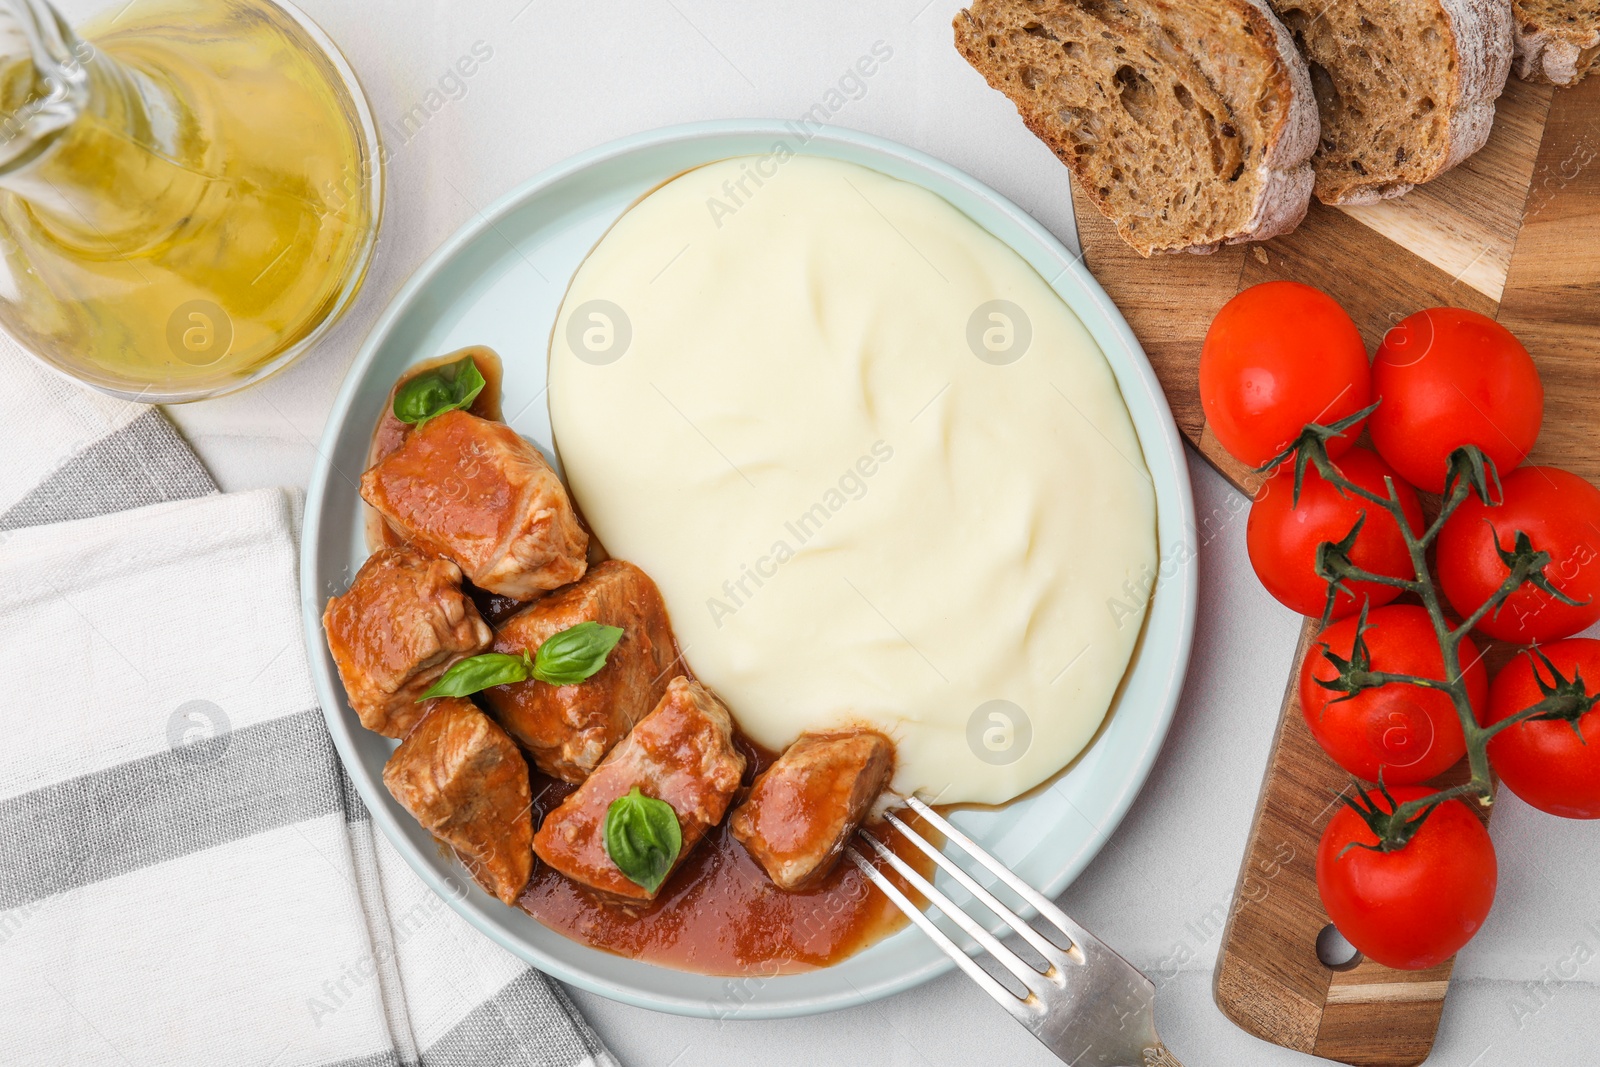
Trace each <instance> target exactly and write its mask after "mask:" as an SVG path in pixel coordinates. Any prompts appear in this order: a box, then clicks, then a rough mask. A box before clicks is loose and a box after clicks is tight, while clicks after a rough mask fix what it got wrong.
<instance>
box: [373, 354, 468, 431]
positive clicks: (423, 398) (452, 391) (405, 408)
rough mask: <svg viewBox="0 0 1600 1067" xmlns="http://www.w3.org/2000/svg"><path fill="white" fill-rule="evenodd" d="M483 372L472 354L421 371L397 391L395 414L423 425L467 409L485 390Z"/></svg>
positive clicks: (401, 419) (407, 420)
mask: <svg viewBox="0 0 1600 1067" xmlns="http://www.w3.org/2000/svg"><path fill="white" fill-rule="evenodd" d="M483 386H484V381H483V375H482V374H480V373H478V364H477V363H475V362H473V359H472V357H471V356H462V357H461V358H460V359H458V360H456V362H454V363H451V364H449V365H448V366H444V367H436V368H435V369H433V370H430V371H427V372H426V373H424V374H419V375H417V376H416V377H415V378H412V379H411V380H410V381H409V382H407V383H406V384H404V385H402V386H401V387H400V389H399V391H398V392H396V393H395V394H394V417H395V418H397V419H399V420H400V421H401V422H407V423H411V424H413V425H416V426H421V425H422V424H423V423H425V422H427V421H428V420H429V419H431V418H435V417H436V416H439V415H443V414H444V413H445V412H447V411H455V410H456V409H458V408H460V409H463V410H464V409H466V408H468V407H471V406H472V402H473V401H474V400H476V399H477V398H478V394H479V393H481V392H483Z"/></svg>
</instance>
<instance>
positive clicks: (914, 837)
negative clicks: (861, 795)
mask: <svg viewBox="0 0 1600 1067" xmlns="http://www.w3.org/2000/svg"><path fill="white" fill-rule="evenodd" d="M884 818H885V819H886V820H887V821H888V822H889V824H890V825H892V826H894V827H895V828H896V829H898V830H899V831H900V833H901V835H902V836H904V837H905V838H906V839H907V840H909V841H910V842H911V843H912V844H913V845H915V846H916V847H917V849H918V850H919V851H920V852H921V853H922V854H923V855H924V856H927V857H928V858H929V859H931V860H933V862H934V863H936V864H938V865H939V869H940V870H942V871H944V872H945V873H946V874H948V875H949V876H950V877H952V878H954V879H955V880H956V881H957V882H959V883H960V884H961V886H962V887H963V888H964V889H966V891H967V892H969V893H971V894H972V895H973V896H974V897H976V898H977V899H978V900H979V901H980V902H981V903H982V904H983V906H984V907H986V908H988V909H989V910H990V911H992V912H993V913H994V914H995V915H997V916H999V918H1000V919H1001V920H1002V921H1003V922H1004V923H1005V924H1006V925H1007V926H1009V927H1011V929H1013V930H1015V931H1016V932H1017V933H1018V934H1019V935H1020V936H1021V937H1022V939H1023V940H1024V941H1026V942H1027V943H1028V944H1030V945H1032V946H1033V949H1034V951H1035V952H1037V953H1039V955H1041V956H1043V957H1044V958H1045V960H1046V961H1047V962H1048V963H1050V964H1051V966H1053V967H1068V966H1073V965H1077V964H1081V963H1083V954H1082V953H1081V952H1080V953H1076V954H1075V953H1074V952H1073V951H1072V950H1071V949H1065V950H1064V949H1060V948H1057V947H1056V946H1055V945H1052V944H1051V943H1050V942H1049V940H1048V939H1046V938H1045V936H1044V935H1043V934H1041V933H1039V931H1037V930H1035V929H1034V928H1033V927H1032V926H1029V925H1028V923H1027V922H1026V921H1025V920H1024V919H1023V918H1022V916H1020V915H1018V914H1016V913H1015V912H1013V911H1012V910H1011V909H1010V908H1008V907H1006V906H1005V905H1004V904H1003V903H1001V902H1000V898H998V897H996V896H995V895H994V894H993V893H991V892H989V890H987V889H985V888H984V887H983V886H982V885H981V884H979V882H978V880H977V879H976V878H973V877H972V875H970V874H968V873H967V872H966V871H964V870H962V868H961V867H960V865H958V864H957V863H956V862H955V861H954V860H952V859H951V858H950V857H949V856H946V855H945V854H944V853H943V852H940V851H939V850H938V849H937V848H934V847H933V845H932V844H931V843H930V842H929V841H927V840H926V839H925V838H923V836H922V835H921V834H919V833H917V832H916V830H914V829H912V828H911V827H910V826H908V825H906V823H905V822H904V821H903V820H902V819H901V818H900V817H899V816H897V815H896V814H895V813H894V812H892V811H886V812H884ZM1074 945H1076V942H1074Z"/></svg>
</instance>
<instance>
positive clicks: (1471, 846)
mask: <svg viewBox="0 0 1600 1067" xmlns="http://www.w3.org/2000/svg"><path fill="white" fill-rule="evenodd" d="M1389 792H1390V793H1391V794H1392V795H1393V796H1394V799H1395V803H1396V804H1397V805H1398V804H1404V803H1406V802H1407V801H1409V800H1416V799H1418V798H1419V797H1424V796H1427V795H1428V793H1429V792H1430V790H1428V789H1425V788H1422V787H1418V786H1405V787H1401V788H1399V789H1391V790H1390V791H1389ZM1367 797H1368V799H1369V800H1372V801H1373V802H1375V803H1376V804H1377V805H1378V806H1379V807H1380V808H1381V809H1382V810H1384V811H1386V812H1387V811H1393V810H1394V808H1392V807H1390V805H1389V804H1388V803H1387V802H1386V801H1385V800H1384V799H1383V795H1382V794H1381V793H1378V792H1377V791H1373V792H1371V793H1368V794H1367ZM1352 842H1355V843H1356V844H1357V846H1358V847H1356V848H1352V849H1349V850H1348V851H1346V849H1345V846H1346V845H1349V844H1350V843H1352ZM1377 843H1378V838H1377V835H1376V834H1374V833H1373V832H1372V831H1371V829H1369V828H1368V827H1367V824H1366V823H1365V822H1364V821H1362V819H1361V817H1360V816H1359V815H1357V814H1356V813H1355V812H1353V811H1351V810H1350V809H1349V808H1346V807H1341V808H1340V809H1339V811H1338V813H1337V814H1335V815H1334V817H1333V818H1332V819H1331V820H1330V821H1329V822H1328V827H1327V829H1325V830H1324V831H1322V842H1321V844H1319V845H1318V846H1317V892H1318V893H1319V894H1320V895H1321V896H1322V905H1323V907H1325V908H1327V909H1328V918H1330V919H1332V920H1333V924H1334V925H1335V926H1337V927H1338V928H1339V932H1340V933H1341V934H1343V935H1344V936H1345V938H1346V939H1348V940H1349V942H1350V943H1351V944H1352V945H1354V946H1355V947H1356V948H1358V949H1360V950H1361V952H1362V954H1363V955H1365V956H1366V957H1368V958H1369V959H1373V960H1376V961H1377V962H1379V963H1381V964H1383V965H1384V966H1385V967H1396V968H1399V969H1401V970H1408V971H1420V970H1426V969H1427V968H1429V967H1436V966H1438V965H1439V964H1441V963H1443V962H1444V961H1445V960H1447V959H1449V958H1450V957H1451V956H1453V955H1455V954H1456V953H1457V952H1458V951H1460V949H1461V946H1463V945H1465V944H1466V943H1467V942H1468V941H1470V940H1472V935H1473V934H1475V933H1477V932H1478V928H1479V927H1480V926H1482V925H1483V920H1484V919H1485V918H1487V917H1488V915H1489V908H1490V906H1491V905H1493V904H1494V890H1495V882H1496V880H1497V878H1498V876H1499V869H1498V866H1497V864H1496V862H1495V858H1494V845H1493V843H1491V842H1490V840H1489V832H1488V831H1487V830H1485V829H1484V828H1483V824H1482V823H1481V822H1479V821H1478V818H1477V816H1476V815H1474V814H1473V813H1472V809H1470V808H1468V807H1467V806H1466V804H1464V803H1462V802H1461V801H1459V800H1449V801H1446V802H1445V803H1443V804H1441V805H1439V807H1437V808H1435V809H1434V811H1433V813H1432V814H1431V815H1429V816H1428V819H1427V821H1426V822H1424V823H1423V824H1422V827H1421V828H1420V829H1419V830H1417V833H1416V836H1415V837H1413V838H1412V839H1411V840H1410V841H1409V842H1408V843H1407V844H1406V845H1405V846H1404V847H1403V848H1399V849H1396V850H1395V851H1393V852H1377V851H1375V850H1373V849H1368V848H1361V847H1359V846H1360V845H1363V844H1366V845H1375V844H1377Z"/></svg>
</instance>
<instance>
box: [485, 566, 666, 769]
mask: <svg viewBox="0 0 1600 1067" xmlns="http://www.w3.org/2000/svg"><path fill="white" fill-rule="evenodd" d="M580 622H598V623H600V624H602V625H605V626H620V627H622V630H623V634H622V639H621V640H620V641H618V642H617V645H616V647H615V648H613V649H612V650H611V654H610V655H609V656H608V657H607V658H606V665H605V666H604V667H602V668H600V671H599V672H598V673H597V674H594V675H591V676H590V677H589V678H588V679H587V680H586V681H584V682H581V683H579V684H578V685H550V684H549V683H547V682H541V681H537V680H534V679H529V680H528V681H526V682H518V683H516V684H514V685H500V686H495V687H494V688H492V689H487V690H485V691H484V693H483V699H484V702H485V703H486V704H487V705H488V706H489V710H490V711H491V712H492V713H493V714H494V717H495V718H497V719H499V720H500V725H502V726H504V727H505V728H506V730H507V731H508V732H509V733H510V734H511V736H512V737H514V738H516V740H517V743H518V744H520V745H521V746H522V747H523V748H525V749H526V750H527V751H528V752H529V753H530V754H531V755H532V756H533V761H534V763H536V764H538V766H539V769H540V770H542V771H544V772H545V773H546V774H549V775H551V776H553V777H556V778H561V779H564V780H566V781H568V782H581V781H583V780H584V779H585V778H587V777H588V776H589V772H590V771H593V770H594V769H595V767H597V766H598V765H599V763H600V760H601V759H602V758H604V756H605V754H606V753H607V752H609V751H611V746H612V745H614V744H616V743H617V742H618V741H621V740H622V739H623V738H624V737H626V736H627V733H628V731H629V730H631V729H633V724H634V723H636V722H638V721H639V720H640V719H642V718H644V717H645V716H646V715H647V714H649V713H650V709H651V708H654V707H655V706H656V705H657V704H658V703H660V702H661V698H662V697H663V696H665V695H666V692H667V682H668V681H669V678H670V675H671V674H672V664H673V661H674V660H675V659H676V658H677V649H676V647H675V645H674V643H673V639H672V625H671V623H669V622H668V621H667V606H666V605H665V604H663V603H662V602H661V593H660V592H659V591H658V590H657V589H656V583H654V582H652V581H651V580H650V577H649V575H647V574H645V573H644V571H642V570H640V569H639V568H638V567H635V566H634V565H633V564H631V563H625V562H623V561H622V560H617V559H610V560H606V561H605V562H604V563H600V564H597V565H596V566H595V567H594V568H593V569H592V570H590V571H589V573H588V574H586V575H584V577H583V579H582V580H581V581H579V582H577V583H576V584H574V585H569V586H567V587H566V588H565V589H562V590H559V591H558V592H555V593H551V594H550V595H549V596H546V597H542V598H540V599H539V600H536V601H534V602H533V603H532V604H531V605H530V606H528V607H526V608H524V609H523V610H522V611H521V612H519V613H518V614H516V615H513V616H512V617H511V618H509V619H507V620H506V621H505V622H503V623H502V624H501V625H500V629H499V633H498V634H497V635H496V636H495V643H494V647H495V651H496V652H506V653H510V654H511V655H519V654H521V653H522V652H523V651H524V650H526V651H527V652H529V653H530V654H531V653H533V652H535V651H536V650H537V649H538V648H539V646H540V645H542V644H543V643H544V642H545V641H546V640H548V639H549V638H550V637H552V636H554V635H555V634H557V633H560V632H561V631H562V630H566V629H568V628H570V627H573V626H576V625H578V624H579V623H580Z"/></svg>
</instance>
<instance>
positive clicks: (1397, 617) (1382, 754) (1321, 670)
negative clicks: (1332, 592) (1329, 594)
mask: <svg viewBox="0 0 1600 1067" xmlns="http://www.w3.org/2000/svg"><path fill="white" fill-rule="evenodd" d="M1358 621H1359V620H1357V619H1354V618H1350V619H1342V620H1340V621H1339V622H1336V623H1333V624H1332V625H1331V626H1329V627H1328V628H1327V629H1325V630H1323V631H1322V633H1320V634H1318V635H1317V640H1316V643H1315V644H1313V645H1312V646H1311V651H1310V653H1308V654H1307V656H1306V658H1305V662H1304V663H1303V664H1301V666H1300V710H1301V711H1302V712H1304V713H1305V717H1306V725H1307V726H1309V727H1310V728H1311V736H1312V737H1314V738H1316V739H1317V744H1319V745H1321V746H1322V749H1323V751H1324V752H1326V753H1327V754H1328V755H1329V756H1330V757H1332V759H1333V761H1334V762H1335V763H1337V764H1338V765H1339V766H1341V767H1343V768H1344V769H1345V770H1347V771H1349V772H1350V773H1351V774H1353V775H1355V776H1356V777H1357V778H1360V779H1363V780H1364V781H1368V782H1376V781H1377V780H1378V772H1379V770H1380V769H1381V770H1382V771H1383V781H1384V784H1386V785H1408V784H1410V783H1413V782H1425V781H1427V780H1428V779H1429V778H1432V777H1434V776H1435V775H1437V774H1439V773H1441V772H1443V771H1444V770H1446V769H1447V768H1449V767H1451V766H1452V765H1454V764H1455V763H1456V761H1457V760H1459V759H1460V758H1461V757H1462V756H1464V755H1466V753H1467V742H1466V738H1464V737H1463V736H1462V734H1461V720H1460V718H1459V717H1457V715H1456V709H1455V704H1454V703H1452V702H1451V700H1450V697H1449V695H1448V694H1445V693H1441V692H1437V691H1435V690H1431V689H1424V688H1422V687H1421V686H1415V685H1407V684H1405V683H1401V682H1393V683H1390V684H1389V685H1384V686H1379V687H1378V688H1376V689H1366V690H1363V691H1362V692H1360V693H1357V694H1356V695H1355V696H1353V697H1351V698H1350V699H1349V700H1339V699H1338V698H1339V697H1340V696H1343V694H1342V693H1337V692H1335V691H1333V690H1331V689H1325V688H1323V687H1322V686H1320V685H1318V684H1317V681H1318V680H1319V679H1321V680H1323V681H1330V682H1331V681H1333V680H1335V679H1336V678H1338V677H1339V672H1338V671H1337V670H1335V669H1334V666H1333V664H1332V663H1329V662H1328V660H1327V659H1326V658H1325V657H1324V656H1323V655H1322V648H1321V646H1322V645H1324V644H1326V645H1327V646H1328V648H1329V649H1330V650H1331V651H1332V652H1333V653H1334V654H1335V655H1337V656H1340V657H1342V658H1344V659H1349V658H1350V649H1351V646H1352V645H1353V644H1354V643H1355V636H1356V623H1357V622H1358ZM1367 623H1368V625H1369V626H1370V629H1368V630H1367V634H1366V642H1367V648H1368V649H1369V650H1370V652H1371V653H1372V668H1371V669H1372V670H1375V671H1389V672H1393V673H1396V674H1413V675H1417V676H1418V677H1422V678H1442V677H1443V676H1444V655H1443V654H1442V653H1441V652H1440V651H1439V641H1438V639H1437V638H1436V637H1435V636H1434V632H1433V623H1432V622H1430V621H1429V619H1428V613H1427V612H1426V611H1424V610H1423V609H1422V608H1420V607H1417V606H1415V605H1411V604H1391V605H1389V606H1388V607H1382V608H1375V609H1373V610H1372V611H1371V612H1369V613H1368V614H1367ZM1457 651H1458V654H1459V656H1460V659H1461V663H1462V665H1463V670H1464V671H1465V673H1466V678H1467V700H1468V702H1469V703H1471V705H1472V707H1473V710H1474V712H1475V714H1477V716H1478V718H1479V720H1480V721H1482V718H1483V709H1484V708H1485V707H1486V706H1487V704H1488V699H1489V675H1488V672H1487V671H1486V670H1485V669H1484V666H1483V663H1482V662H1481V660H1480V658H1479V655H1478V649H1477V647H1476V646H1475V645H1473V643H1472V639H1471V638H1470V637H1463V638H1462V639H1461V644H1460V646H1459V648H1458V650H1457Z"/></svg>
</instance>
